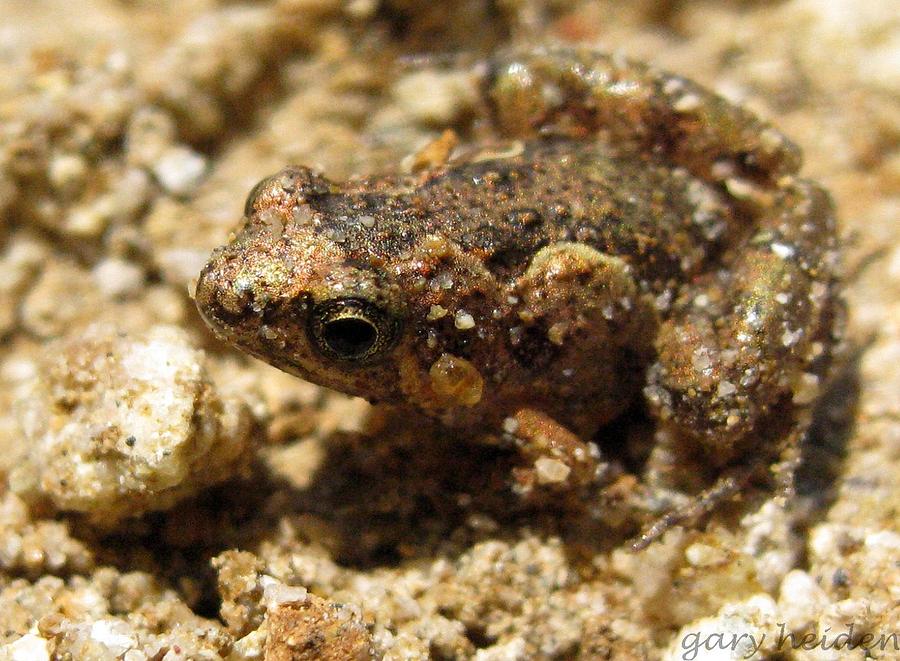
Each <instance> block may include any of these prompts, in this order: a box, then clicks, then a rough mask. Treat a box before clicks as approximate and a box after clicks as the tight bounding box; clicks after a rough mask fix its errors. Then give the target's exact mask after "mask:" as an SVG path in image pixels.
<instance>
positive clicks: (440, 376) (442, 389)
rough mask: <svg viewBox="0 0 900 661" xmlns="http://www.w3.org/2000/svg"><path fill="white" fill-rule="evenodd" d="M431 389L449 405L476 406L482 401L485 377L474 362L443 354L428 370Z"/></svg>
mask: <svg viewBox="0 0 900 661" xmlns="http://www.w3.org/2000/svg"><path fill="white" fill-rule="evenodd" d="M428 374H429V376H430V377H431V389H432V390H433V391H434V393H435V395H437V396H438V397H439V398H440V399H441V400H442V401H444V402H445V403H447V404H449V405H456V406H474V405H475V404H477V403H478V402H480V401H481V396H482V393H483V391H484V379H483V378H482V377H481V373H480V372H479V371H478V370H477V369H476V368H475V366H474V365H472V363H470V362H469V361H468V360H465V359H464V358H459V357H457V356H454V355H452V354H449V353H445V354H442V355H441V357H440V358H438V359H437V360H436V361H435V362H434V364H433V365H432V366H431V369H430V370H429V372H428Z"/></svg>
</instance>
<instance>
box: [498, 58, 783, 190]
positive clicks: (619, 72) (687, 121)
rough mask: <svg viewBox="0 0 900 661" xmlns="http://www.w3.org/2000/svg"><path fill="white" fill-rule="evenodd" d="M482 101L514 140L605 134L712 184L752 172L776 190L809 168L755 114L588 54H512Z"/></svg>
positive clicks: (654, 73) (634, 65) (681, 81)
mask: <svg viewBox="0 0 900 661" xmlns="http://www.w3.org/2000/svg"><path fill="white" fill-rule="evenodd" d="M483 93H484V96H485V99H486V101H487V103H488V105H489V107H490V110H491V113H492V116H493V119H494V121H495V122H496V124H497V126H498V128H499V129H500V130H501V131H502V132H504V133H506V134H507V135H511V136H529V135H534V134H537V133H540V132H542V131H543V130H545V129H550V130H556V131H562V132H570V133H575V134H584V133H585V132H599V131H603V132H605V133H606V134H607V135H608V136H609V137H610V139H612V140H613V141H615V142H617V143H620V144H628V143H636V144H637V145H640V146H642V147H644V148H660V147H661V148H663V149H665V150H666V152H667V156H668V158H669V159H670V160H672V161H673V162H674V163H676V164H678V165H681V166H682V167H686V168H687V169H688V170H690V171H691V172H693V173H694V174H695V175H698V176H702V177H705V178H712V179H716V178H722V177H728V176H733V175H734V174H737V173H740V172H745V171H750V172H753V173H754V174H755V175H757V176H762V177H766V178H769V179H770V180H773V181H774V180H777V178H778V177H781V176H783V175H785V174H789V173H793V172H796V171H797V169H798V168H799V166H800V153H799V150H798V149H797V147H796V146H795V145H793V144H792V143H791V142H790V141H789V140H788V139H787V138H785V137H784V136H783V135H782V134H781V133H780V132H779V131H777V130H776V129H774V128H773V127H771V126H770V125H768V124H766V123H765V122H762V121H760V120H759V119H757V118H756V117H755V116H754V115H753V114H752V113H750V112H747V111H745V110H744V109H742V108H740V107H739V106H735V105H733V104H731V103H729V102H728V101H726V100H725V99H723V98H722V97H720V96H718V95H717V94H714V93H712V92H710V91H709V90H707V89H705V88H703V87H701V86H699V85H697V84H696V83H693V82H691V81H689V80H687V79H685V78H681V77H679V76H674V75H671V74H667V73H664V72H661V71H658V70H656V69H654V68H652V67H648V66H646V65H644V64H641V63H638V62H634V61H630V60H627V59H625V58H622V57H618V56H615V55H608V54H604V53H600V52H597V51H595V50H592V49H589V48H560V49H537V50H534V49H532V50H526V51H512V52H507V53H503V54H501V55H499V56H497V57H495V58H493V59H492V60H491V62H490V66H489V67H488V75H487V76H486V77H485V85H484V92H483ZM726 165H730V166H731V167H723V166H726Z"/></svg>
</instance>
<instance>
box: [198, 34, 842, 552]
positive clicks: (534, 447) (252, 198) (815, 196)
mask: <svg viewBox="0 0 900 661" xmlns="http://www.w3.org/2000/svg"><path fill="white" fill-rule="evenodd" d="M472 71H473V73H472V75H473V79H474V81H475V83H474V84H475V86H476V88H477V90H478V102H477V106H478V108H477V114H478V117H479V119H480V120H481V121H482V122H484V123H486V124H487V125H488V126H489V127H490V132H489V136H488V137H487V138H484V139H479V140H474V141H472V142H471V143H470V144H462V145H459V146H457V147H455V148H453V149H450V148H449V147H448V148H445V149H442V148H440V146H439V148H437V149H435V148H434V146H433V145H432V147H431V148H430V149H429V152H428V153H429V154H430V155H431V156H429V157H427V158H424V159H422V160H423V161H424V166H422V167H421V168H419V169H418V170H415V171H403V170H402V168H398V170H397V171H396V172H393V173H387V174H380V175H369V176H359V177H354V178H351V179H350V180H349V181H346V182H335V181H332V180H330V179H328V178H326V177H325V176H324V175H322V174H321V173H319V172H317V171H315V170H313V169H311V168H309V167H306V166H303V165H291V166H288V167H285V168H284V169H282V170H281V171H279V172H277V173H275V174H273V175H271V176H268V177H266V178H264V179H262V180H261V181H260V182H259V183H258V184H257V185H256V186H255V187H254V188H253V190H252V191H251V192H250V194H249V196H248V197H247V198H246V204H245V209H244V216H243V221H242V225H241V226H240V228H239V230H238V231H237V232H236V233H234V234H233V236H232V238H231V240H230V241H229V242H228V243H227V244H226V245H224V246H222V247H219V248H217V249H215V250H214V252H213V253H212V255H211V257H210V259H209V262H208V263H207V264H206V266H205V267H204V268H203V270H202V272H201V274H200V276H199V279H198V280H197V283H196V288H195V294H194V295H195V300H196V304H197V307H198V309H199V311H200V314H201V316H202V317H203V319H204V320H205V322H206V323H207V324H208V325H209V327H210V328H212V330H213V331H214V332H215V333H216V334H217V335H218V336H219V337H220V338H222V339H223V340H224V341H226V342H227V343H229V344H231V345H233V346H235V347H237V348H239V349H241V350H242V351H244V352H246V353H247V354H249V355H251V356H254V357H256V358H259V359H261V360H263V361H265V362H267V363H269V364H271V365H274V366H275V367H277V368H279V369H281V370H283V371H286V372H288V373H290V374H293V375H296V376H298V377H300V378H302V379H306V380H308V381H312V382H314V383H316V384H319V385H322V386H325V387H327V388H330V389H334V390H337V391H340V392H343V393H346V394H349V395H353V396H359V397H363V398H365V399H367V400H369V401H370V402H377V403H383V404H387V405H390V406H393V407H395V408H397V409H398V410H400V411H404V410H405V411H410V412H414V413H415V414H416V415H424V416H427V417H428V418H430V419H433V420H436V421H438V422H439V423H440V425H442V426H443V427H445V428H448V429H452V430H454V431H455V432H456V433H459V434H461V435H466V434H476V433H480V434H485V430H488V432H490V431H491V430H495V431H496V435H495V436H494V435H491V434H490V433H488V436H490V437H491V438H512V439H514V441H515V443H516V444H517V446H518V448H519V450H520V451H521V453H522V456H523V458H524V459H525V460H527V461H525V462H524V466H525V467H524V468H522V469H521V471H520V473H519V474H518V475H517V480H518V484H519V486H520V487H521V488H522V489H523V490H524V491H528V490H530V489H534V488H535V487H536V485H541V484H551V483H556V482H562V483H566V484H569V483H571V484H576V485H577V484H582V485H583V484H588V483H591V482H592V481H593V480H596V479H598V478H597V475H598V472H599V470H598V465H600V463H602V462H601V458H602V456H603V452H604V450H603V448H602V447H600V446H601V445H602V442H600V441H598V440H597V438H598V436H597V435H598V432H599V431H600V430H602V429H607V428H609V426H611V425H616V424H617V421H620V420H622V418H623V416H624V415H625V414H626V412H627V411H632V410H634V408H635V407H636V406H637V407H638V408H639V409H641V410H643V411H645V415H646V416H647V417H648V418H649V420H651V421H652V423H653V425H655V426H656V427H657V428H658V429H659V430H660V431H661V433H660V434H658V436H659V437H661V438H669V439H672V438H676V439H678V442H679V443H681V444H687V445H688V446H689V447H691V448H695V449H696V452H697V453H698V455H699V456H701V457H702V458H703V461H705V462H707V463H708V465H709V466H711V467H712V468H713V471H714V474H718V479H717V480H716V481H715V482H714V483H713V484H712V485H711V486H709V487H708V488H707V489H705V490H704V491H702V492H701V493H700V494H699V495H697V496H696V498H695V499H694V500H693V501H692V504H691V506H690V507H686V508H683V511H678V512H669V513H668V514H667V516H665V517H663V518H662V519H660V520H659V521H658V522H657V523H656V524H654V525H653V526H651V527H650V528H649V529H648V530H647V531H646V532H645V534H644V535H643V537H642V543H643V544H646V543H649V542H650V541H652V540H653V539H655V538H657V537H658V536H659V535H660V534H661V532H662V531H664V530H665V529H667V528H668V527H670V526H671V525H674V524H675V523H678V522H681V521H683V520H684V519H685V518H687V517H689V516H696V515H697V514H698V512H705V511H709V510H711V509H713V508H714V507H715V506H716V504H717V503H718V502H719V501H721V500H722V499H724V498H726V497H728V496H730V495H731V494H734V493H735V492H738V491H740V489H741V488H742V485H743V484H744V483H745V482H746V480H747V479H748V477H747V476H748V475H750V474H751V472H752V471H751V470H750V469H748V468H745V467H744V466H745V465H750V466H756V465H757V464H759V463H760V462H763V463H766V462H768V463H769V464H771V463H772V462H773V461H774V460H773V459H772V458H773V457H776V458H777V457H783V456H785V454H786V453H787V454H789V453H792V452H793V453H794V454H796V447H797V445H798V443H799V439H801V438H802V437H803V434H804V432H805V430H806V428H807V426H808V424H809V417H810V416H809V410H810V408H811V406H812V404H813V403H814V402H815V399H816V397H817V393H818V392H819V390H820V389H821V387H822V383H823V382H824V380H825V378H826V376H827V374H828V371H829V369H830V366H831V365H832V364H833V362H834V356H835V354H836V353H837V347H838V346H839V345H840V338H841V328H842V325H841V313H840V310H841V296H840V277H839V271H840V246H839V241H838V231H837V221H836V217H835V210H834V205H833V203H832V201H831V198H830V196H829V194H828V193H827V192H826V191H825V190H824V189H823V188H822V187H821V186H820V185H818V184H816V183H815V182H812V181H810V180H807V179H804V178H802V177H801V176H800V175H799V170H800V168H801V165H802V157H801V153H800V150H799V149H798V147H797V146H796V145H794V143H792V142H791V141H790V140H789V139H788V138H787V137H785V136H784V135H783V134H782V133H781V132H780V131H778V130H777V129H776V128H774V127H773V126H772V125H771V124H769V123H767V122H765V121H763V120H762V119H760V118H759V117H757V116H756V115H755V114H753V113H752V112H750V111H748V110H746V109H744V108H743V107H741V106H740V105H738V104H735V103H732V102H730V101H727V100H726V99H724V98H723V97H721V96H719V95H718V94H716V93H714V92H713V91H710V90H709V89H707V88H706V87H703V86H702V85H700V84H697V83H695V82H693V81H691V80H689V79H688V78H685V77H682V76H679V75H675V74H672V73H668V72H664V71H660V70H658V69H656V68H655V67H653V66H650V65H648V64H644V63H641V62H637V61H635V60H631V59H628V58H625V57H623V56H621V55H620V54H610V53H604V52H600V51H597V50H596V49H593V48H588V47H574V46H569V47H559V46H554V47H543V48H529V49H514V50H508V51H502V52H499V53H496V54H494V55H492V56H490V57H489V58H488V59H486V60H484V61H481V62H479V63H478V64H477V65H476V66H475V67H473V70H472ZM450 146H451V147H452V145H450ZM434 153H438V154H439V155H438V156H437V157H434V156H433V154H434ZM773 421H777V424H775V422H773ZM770 429H777V430H778V431H777V433H772V432H771V431H769V430H770ZM570 486H571V485H570Z"/></svg>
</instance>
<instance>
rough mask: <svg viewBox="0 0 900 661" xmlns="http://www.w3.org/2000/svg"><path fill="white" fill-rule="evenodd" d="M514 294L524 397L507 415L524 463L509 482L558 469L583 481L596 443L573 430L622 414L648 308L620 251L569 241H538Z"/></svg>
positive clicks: (636, 382)
mask: <svg viewBox="0 0 900 661" xmlns="http://www.w3.org/2000/svg"><path fill="white" fill-rule="evenodd" d="M512 298H513V299H514V300H517V301H518V304H517V306H516V309H515V315H516V321H515V324H516V325H514V326H513V327H512V328H511V340H512V342H513V350H514V352H515V353H516V355H517V358H518V360H520V361H521V362H522V364H523V365H524V366H525V367H526V369H525V371H524V372H523V374H522V376H521V379H522V383H521V384H520V385H521V389H522V391H523V393H524V397H522V400H523V401H525V402H527V403H528V404H527V405H526V406H523V407H521V408H519V409H518V410H516V411H515V413H514V415H513V416H512V417H511V418H509V419H508V422H509V423H510V424H511V425H513V427H514V430H513V433H512V435H513V436H514V437H515V438H516V441H517V444H518V445H519V448H520V451H521V454H522V455H523V456H524V457H525V458H526V459H527V460H528V462H529V466H528V468H526V469H523V470H519V471H517V472H516V480H517V483H518V484H519V486H520V487H521V488H522V490H523V491H525V492H528V491H530V489H531V488H532V487H533V486H535V485H536V484H538V485H540V484H547V483H549V482H552V481H553V480H555V479H556V478H557V477H558V478H559V479H558V480H557V481H558V482H560V483H563V482H565V483H567V484H568V485H569V486H587V485H589V484H591V483H593V482H594V481H595V479H596V477H597V466H598V458H599V451H598V450H597V447H596V445H594V444H593V443H586V442H584V440H581V439H589V438H591V436H592V435H593V433H594V432H595V431H596V429H597V428H598V426H599V425H602V424H604V423H606V422H608V421H610V420H612V419H614V418H615V417H617V416H618V415H619V414H621V413H622V411H623V410H624V409H625V408H627V407H628V406H629V405H630V403H631V402H632V401H633V399H634V396H635V395H636V394H637V392H638V391H639V389H640V387H641V385H643V378H642V371H641V366H642V365H644V364H646V363H647V362H648V361H649V356H650V354H651V353H652V350H653V347H652V340H653V337H654V333H655V329H656V327H657V324H658V320H657V319H656V316H655V310H654V309H653V307H652V305H651V304H650V301H648V300H644V298H643V297H642V296H641V295H640V294H639V293H638V287H637V285H636V283H635V282H634V279H633V276H632V272H631V269H630V267H629V266H628V265H627V263H626V262H625V261H624V260H622V259H621V258H619V257H615V256H611V255H606V254H603V253H601V252H599V251H598V250H596V249H595V248H593V247H591V246H588V245H586V244H582V243H577V242H559V243H555V244H551V245H549V246H546V247H544V248H542V249H541V250H539V251H538V252H537V253H536V254H535V256H534V257H533V258H532V260H531V263H530V265H529V267H528V269H527V270H526V271H525V273H524V274H523V275H522V276H521V277H520V278H519V279H518V281H517V282H516V283H515V285H514V288H513V290H512ZM510 385H511V386H513V389H515V388H514V385H513V384H510ZM508 431H509V430H508ZM573 432H574V433H573Z"/></svg>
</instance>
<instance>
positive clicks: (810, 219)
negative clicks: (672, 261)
mask: <svg viewBox="0 0 900 661" xmlns="http://www.w3.org/2000/svg"><path fill="white" fill-rule="evenodd" d="M772 198H773V199H772V201H771V203H770V204H769V205H768V206H767V208H765V209H762V210H761V211H760V213H761V217H760V218H759V220H758V222H757V227H758V230H757V232H756V233H755V234H754V235H753V236H751V237H750V238H749V239H748V240H747V241H746V243H745V244H744V245H742V246H739V247H738V250H736V251H735V253H736V255H737V257H736V258H735V260H734V262H733V263H732V264H731V265H730V268H729V269H723V270H720V271H717V272H716V273H714V274H711V275H710V276H708V279H707V280H706V281H705V282H704V283H700V284H699V285H697V287H696V288H695V290H694V291H693V292H692V294H693V296H692V301H691V302H690V303H688V304H687V305H686V307H685V308H684V309H682V310H680V311H679V312H678V313H676V314H675V315H673V317H672V318H670V319H669V320H668V321H667V322H666V323H664V324H663V325H662V327H661V328H660V332H659V336H658V339H657V350H658V356H659V360H658V362H657V363H656V364H655V365H654V366H653V367H652V368H651V370H650V375H649V381H650V383H649V386H648V387H647V389H646V394H647V396H648V399H649V402H650V405H651V407H652V408H653V409H654V410H655V412H656V414H657V416H658V417H660V418H661V419H662V420H664V421H668V422H669V423H670V424H672V425H674V426H675V427H676V428H677V429H679V430H681V431H682V432H684V433H686V434H687V435H689V436H693V437H698V438H700V439H701V440H703V441H705V442H706V443H707V444H708V445H709V446H711V447H713V448H715V449H716V450H718V451H719V454H720V455H721V457H722V458H726V457H727V456H728V454H729V450H730V449H731V448H733V447H734V446H735V445H736V444H737V443H738V442H740V441H741V440H743V439H744V438H746V437H747V435H748V433H749V432H750V431H752V430H753V428H754V426H755V425H756V424H757V422H758V421H759V420H760V419H761V418H762V417H763V416H765V415H766V414H769V413H772V412H774V411H775V410H779V411H781V410H783V411H784V414H785V415H787V416H792V415H794V413H793V410H794V409H793V406H794V405H805V404H807V403H808V401H809V400H810V399H811V397H810V395H809V392H810V387H811V385H813V384H815V383H816V381H817V379H818V378H820V376H821V374H819V373H820V372H821V371H822V367H821V366H822V365H823V364H825V363H827V352H828V347H829V346H831V345H832V344H833V342H834V338H832V337H830V335H831V333H832V324H833V319H832V317H833V314H834V306H835V305H836V304H835V300H834V296H835V294H834V288H835V283H834V276H833V269H834V267H833V264H832V262H833V260H834V254H835V253H834V251H835V245H834V244H835V242H834V234H835V232H834V217H833V214H832V208H831V203H830V200H829V198H828V196H827V194H825V193H824V192H823V191H822V190H821V189H819V188H818V187H816V186H815V185H813V184H810V183H807V182H801V181H797V182H790V183H787V184H785V185H784V186H782V188H781V189H779V190H777V191H775V192H774V193H773V195H772ZM717 301H718V302H717ZM823 358H825V359H826V360H824V361H823V360H822V359H823ZM776 407H777V409H776Z"/></svg>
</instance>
